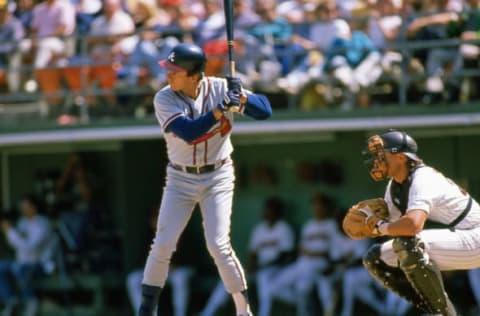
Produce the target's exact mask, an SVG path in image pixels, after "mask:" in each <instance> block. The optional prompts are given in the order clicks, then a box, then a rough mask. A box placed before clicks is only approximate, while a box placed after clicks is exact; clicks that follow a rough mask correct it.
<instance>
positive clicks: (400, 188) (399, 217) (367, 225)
mask: <svg viewBox="0 0 480 316" xmlns="http://www.w3.org/2000/svg"><path fill="white" fill-rule="evenodd" d="M417 149H418V146H417V143H416V141H415V140H414V139H413V138H412V137H411V136H410V135H408V134H407V133H405V132H403V131H396V130H390V131H388V132H386V133H383V134H380V135H373V136H372V137H370V138H368V140H367V148H366V150H365V151H364V154H365V155H366V158H367V159H366V163H367V165H368V167H369V170H370V176H371V177H372V179H374V180H375V181H382V180H385V179H387V180H388V183H387V186H386V190H385V195H384V198H383V199H381V198H378V199H372V200H366V201H362V202H359V203H358V204H356V205H354V206H352V207H351V208H350V210H349V211H348V213H347V215H346V216H345V218H344V221H343V229H344V230H345V232H346V233H347V235H348V236H350V237H351V238H354V239H362V238H367V237H377V236H384V237H386V239H387V241H384V242H382V243H377V244H374V245H373V246H372V247H371V248H370V249H369V250H368V251H367V253H366V254H365V256H364V257H363V264H364V266H365V268H366V269H367V270H368V271H369V273H370V274H371V275H372V276H373V277H375V278H376V279H377V280H379V281H380V282H381V283H382V284H383V285H384V286H385V287H386V288H388V289H389V290H391V291H393V292H395V293H397V294H398V295H400V296H402V297H403V298H405V299H406V300H408V301H409V302H411V303H412V304H413V305H414V306H416V307H417V308H419V309H421V310H423V311H424V312H426V313H430V314H436V315H444V316H455V315H457V312H456V310H455V307H454V306H453V304H452V302H451V301H450V299H449V297H448V295H447V293H446V292H445V287H444V284H443V280H442V276H441V271H448V270H470V269H475V268H478V267H480V206H479V205H478V203H477V201H475V200H474V199H473V198H472V197H471V196H470V195H469V194H468V193H467V192H466V191H465V190H463V189H462V188H460V187H459V186H458V185H457V184H455V183H454V182H453V181H452V180H450V179H449V178H447V177H445V176H444V175H443V174H442V173H441V172H439V171H437V170H435V169H434V168H432V167H429V166H427V165H425V164H424V162H423V160H422V159H420V158H419V156H418V155H417ZM382 240H383V239H382Z"/></svg>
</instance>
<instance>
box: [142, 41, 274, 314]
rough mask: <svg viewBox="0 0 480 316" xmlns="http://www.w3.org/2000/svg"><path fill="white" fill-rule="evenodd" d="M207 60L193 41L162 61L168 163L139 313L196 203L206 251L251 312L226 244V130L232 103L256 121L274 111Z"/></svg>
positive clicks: (150, 305) (159, 97)
mask: <svg viewBox="0 0 480 316" xmlns="http://www.w3.org/2000/svg"><path fill="white" fill-rule="evenodd" d="M205 63H206V57H205V54H204V52H203V50H202V49H201V48H200V47H198V46H196V45H192V44H179V45H177V46H175V47H174V48H173V49H172V51H171V52H170V54H169V55H168V57H167V59H166V60H162V61H161V62H160V64H161V65H162V66H163V67H165V68H166V69H167V70H168V83H169V85H168V86H166V87H165V88H163V89H162V90H160V91H159V92H158V93H157V94H156V95H155V98H154V107H155V114H156V117H157V119H158V122H159V124H160V126H161V128H162V130H163V131H164V137H165V141H166V143H167V153H168V158H169V160H170V162H169V164H168V167H167V177H166V184H165V187H164V191H163V196H162V202H161V205H160V211H159V215H158V222H157V230H156V234H155V237H154V239H153V244H152V247H151V250H150V253H149V255H148V258H147V262H146V265H145V270H144V276H143V282H142V283H143V284H142V303H141V306H140V313H139V314H140V316H152V315H155V314H156V310H157V302H158V298H159V295H160V292H161V289H162V288H163V286H164V284H165V280H166V278H167V274H168V268H169V263H170V257H171V256H172V253H173V252H174V251H175V248H176V244H177V241H178V238H179V236H180V234H181V233H182V231H183V230H184V228H185V226H186V225H187V222H188V220H189V218H190V216H191V215H192V211H193V209H194V207H195V205H196V204H197V203H198V204H199V206H200V209H201V213H202V218H203V227H204V233H205V240H206V242H207V248H208V251H209V253H210V255H211V256H212V257H213V259H214V262H215V264H216V266H217V268H218V271H219V273H220V277H221V278H222V280H223V282H224V284H225V287H226V289H227V291H228V292H229V293H231V294H232V296H233V300H234V302H235V307H236V311H237V315H250V307H249V304H248V298H247V295H246V290H247V284H246V282H245V276H244V272H243V269H242V266H241V265H240V262H239V261H238V259H237V257H236V255H235V252H234V250H233V249H232V246H231V243H230V215H231V213H232V197H233V189H234V180H235V177H234V170H233V162H232V160H231V159H230V154H231V153H232V150H233V147H232V144H231V142H230V134H231V131H232V125H233V118H234V111H233V109H236V111H238V112H239V113H240V114H245V115H247V116H250V117H252V118H254V119H258V120H261V119H267V118H268V117H270V116H271V107H270V103H269V102H268V100H267V98H266V97H265V96H263V95H258V94H254V93H252V92H250V91H244V90H243V89H242V84H241V81H240V80H239V79H238V78H231V77H227V78H226V79H222V78H215V77H206V76H204V74H203V71H204V69H205ZM237 109H238V110H237Z"/></svg>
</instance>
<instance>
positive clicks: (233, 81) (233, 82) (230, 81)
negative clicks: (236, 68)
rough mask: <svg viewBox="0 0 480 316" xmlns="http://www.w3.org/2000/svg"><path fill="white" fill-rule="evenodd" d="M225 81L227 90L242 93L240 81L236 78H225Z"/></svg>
mask: <svg viewBox="0 0 480 316" xmlns="http://www.w3.org/2000/svg"><path fill="white" fill-rule="evenodd" d="M225 79H227V87H228V90H237V91H239V93H240V92H241V91H242V89H243V87H242V80H240V78H238V77H229V76H227V77H225Z"/></svg>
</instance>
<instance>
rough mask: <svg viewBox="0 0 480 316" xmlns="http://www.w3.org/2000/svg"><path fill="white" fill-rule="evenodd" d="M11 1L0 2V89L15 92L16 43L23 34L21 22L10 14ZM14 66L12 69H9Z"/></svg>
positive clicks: (17, 79)
mask: <svg viewBox="0 0 480 316" xmlns="http://www.w3.org/2000/svg"><path fill="white" fill-rule="evenodd" d="M12 9H13V3H11V2H9V1H7V0H3V1H2V2H0V89H2V90H5V91H11V92H15V91H17V90H18V89H19V81H20V76H19V72H18V70H17V69H15V68H16V67H18V66H19V65H18V62H17V63H15V62H14V60H15V59H16V60H18V59H19V57H20V56H19V54H18V51H17V49H18V44H19V43H20V40H22V39H23V37H24V36H25V31H24V29H23V26H22V23H21V22H20V21H19V20H17V19H16V18H15V17H14V16H13V15H12V14H11V11H13V10H12ZM10 68H14V69H10Z"/></svg>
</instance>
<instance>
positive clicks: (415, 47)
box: [0, 0, 480, 115]
mask: <svg viewBox="0 0 480 316" xmlns="http://www.w3.org/2000/svg"><path fill="white" fill-rule="evenodd" d="M479 17H480V11H479V1H478V0H429V1H420V0H384V1H380V0H342V1H333V0H251V1H244V0H243V1H242V0H234V32H235V57H236V61H237V63H236V67H237V71H238V74H239V76H240V77H241V78H242V80H243V82H244V84H245V86H246V87H248V88H251V89H254V90H256V91H260V92H264V93H285V94H288V95H292V96H296V102H295V106H296V107H298V108H300V109H304V110H308V109H311V108H316V107H339V108H341V109H345V110H349V109H352V108H354V107H361V108H365V107H370V106H372V105H377V104H380V103H384V102H391V103H395V102H398V100H399V97H398V95H399V93H400V92H399V91H400V90H401V91H403V92H404V93H405V94H406V95H408V96H409V98H410V100H412V102H416V103H423V104H436V103H438V102H451V103H454V102H461V101H465V100H467V99H469V98H474V97H476V96H475V93H474V92H475V90H476V89H475V88H474V87H473V86H472V85H473V84H474V81H473V80H469V79H470V78H471V77H472V76H476V75H478V74H476V73H475V71H473V72H472V71H471V70H474V69H475V68H478V67H477V66H478V55H479V45H478V42H477V40H478V38H479V31H480V19H479ZM225 38H226V37H225V17H224V13H223V9H222V2H221V1H219V0H105V1H100V0H88V1H86V0H44V1H38V0H37V1H36V0H17V1H13V0H0V39H1V44H0V85H1V86H2V89H3V91H6V92H9V93H12V92H21V93H25V92H35V91H37V92H41V94H40V95H41V96H42V100H43V101H44V102H45V103H46V104H47V105H48V109H49V111H50V113H53V114H55V115H58V114H61V113H65V112H72V111H73V112H75V110H76V108H77V107H76V106H75V105H78V106H84V107H86V108H88V109H89V111H90V112H91V113H92V114H93V113H97V114H98V113H103V111H104V110H107V112H108V113H109V114H112V113H119V112H120V113H122V109H125V108H128V106H126V107H125V106H122V105H125V104H126V105H132V104H133V105H135V106H145V108H146V109H147V110H148V109H150V102H149V100H150V99H151V95H152V93H153V92H154V91H156V90H158V89H159V88H161V87H162V86H164V85H165V84H166V73H165V70H164V69H162V68H161V67H160V66H159V65H158V63H157V62H158V60H160V59H162V58H164V57H165V56H166V54H168V52H169V50H170V49H171V48H172V47H173V46H174V45H175V44H176V43H178V42H180V41H190V42H195V43H196V44H198V45H200V46H202V47H203V48H204V50H205V51H206V53H207V55H208V57H209V62H208V63H207V69H206V72H207V74H208V75H219V76H223V75H224V74H225V73H226V71H225V70H226V52H227V45H226V40H225ZM460 40H462V41H460ZM467 68H468V69H467ZM466 69H467V70H470V72H465V70H466ZM465 73H467V74H468V76H466V75H465ZM132 95H135V96H136V97H132ZM139 95H143V96H144V98H139V97H138V96H139ZM377 95H382V96H383V97H385V96H386V97H387V99H386V100H387V101H385V98H381V97H377ZM148 96H149V97H150V98H149V97H148ZM145 97H146V98H145ZM144 112H145V111H137V112H136V113H144ZM131 113H133V112H128V113H127V114H131Z"/></svg>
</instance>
